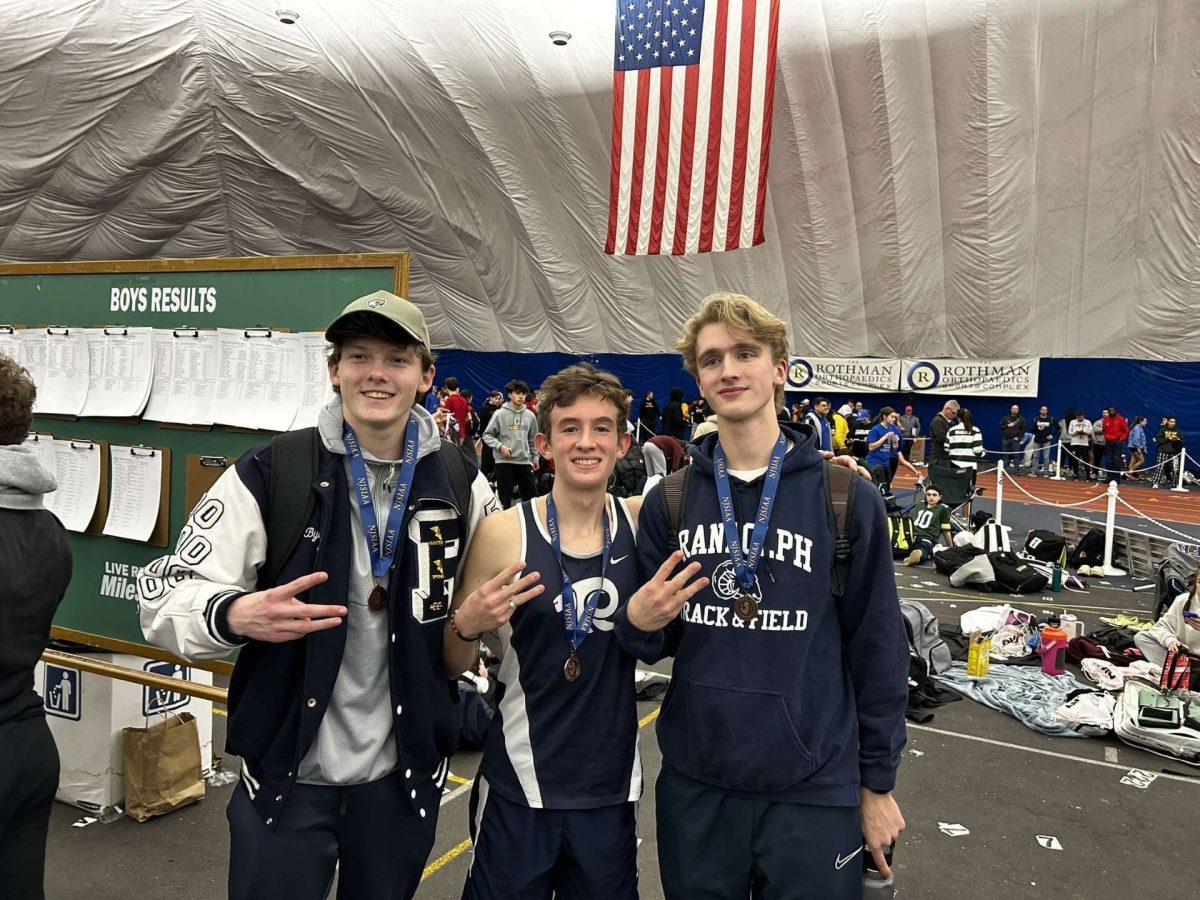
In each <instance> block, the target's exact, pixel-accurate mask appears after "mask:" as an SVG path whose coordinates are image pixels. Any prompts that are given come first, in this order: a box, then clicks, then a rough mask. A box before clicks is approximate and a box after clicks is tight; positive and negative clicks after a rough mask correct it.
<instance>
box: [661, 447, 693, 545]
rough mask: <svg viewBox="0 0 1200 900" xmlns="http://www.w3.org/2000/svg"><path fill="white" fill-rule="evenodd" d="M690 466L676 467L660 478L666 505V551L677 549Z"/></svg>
mask: <svg viewBox="0 0 1200 900" xmlns="http://www.w3.org/2000/svg"><path fill="white" fill-rule="evenodd" d="M691 471H692V467H691V466H683V467H682V468H679V469H676V470H675V471H674V472H672V473H671V474H670V475H668V476H666V477H665V478H664V479H663V480H662V492H663V502H664V503H665V504H666V507H667V552H668V553H674V552H675V551H676V550H678V549H679V520H680V519H681V518H682V517H683V498H684V496H685V495H686V494H687V483H688V476H689V475H690V474H691Z"/></svg>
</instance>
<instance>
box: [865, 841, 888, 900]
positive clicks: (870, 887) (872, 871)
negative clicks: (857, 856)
mask: <svg viewBox="0 0 1200 900" xmlns="http://www.w3.org/2000/svg"><path fill="white" fill-rule="evenodd" d="M895 850H896V845H895V844H892V845H891V846H890V847H888V848H887V849H886V850H884V851H883V856H884V858H885V859H886V860H887V864H888V867H889V868H890V867H891V865H892V853H894V852H895ZM862 858H863V890H862V895H863V900H892V898H893V897H895V896H896V870H895V869H892V874H891V875H889V876H888V877H887V878H884V877H883V874H882V873H881V872H880V871H879V870H878V869H877V868H875V857H874V856H872V855H871V851H870V850H868V849H867V848H866V847H865V846H864V847H863V852H862Z"/></svg>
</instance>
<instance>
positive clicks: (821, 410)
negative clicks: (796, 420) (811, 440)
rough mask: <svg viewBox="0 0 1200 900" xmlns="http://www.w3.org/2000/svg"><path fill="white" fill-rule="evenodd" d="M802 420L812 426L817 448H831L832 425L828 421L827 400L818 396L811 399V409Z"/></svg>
mask: <svg viewBox="0 0 1200 900" xmlns="http://www.w3.org/2000/svg"><path fill="white" fill-rule="evenodd" d="M804 421H805V422H806V423H808V424H809V425H810V426H812V430H813V432H814V433H815V434H816V436H817V449H818V450H833V427H832V425H831V424H830V422H829V401H828V400H827V399H826V398H824V397H818V398H817V399H816V400H814V401H813V405H812V409H810V410H809V411H808V413H807V414H806V415H805V416H804Z"/></svg>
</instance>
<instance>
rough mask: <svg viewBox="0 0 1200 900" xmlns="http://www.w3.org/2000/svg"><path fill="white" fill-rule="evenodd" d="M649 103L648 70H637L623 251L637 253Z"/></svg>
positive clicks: (630, 253)
mask: <svg viewBox="0 0 1200 900" xmlns="http://www.w3.org/2000/svg"><path fill="white" fill-rule="evenodd" d="M649 105H650V70H649V69H641V70H639V71H638V82H637V116H636V124H635V125H634V132H633V175H632V176H631V180H630V185H629V234H628V235H627V236H626V238H625V252H626V253H628V254H629V255H631V256H632V255H634V254H636V253H637V243H638V226H639V225H640V224H641V221H640V220H641V218H642V174H643V172H644V166H645V165H646V110H647V107H648V106H649Z"/></svg>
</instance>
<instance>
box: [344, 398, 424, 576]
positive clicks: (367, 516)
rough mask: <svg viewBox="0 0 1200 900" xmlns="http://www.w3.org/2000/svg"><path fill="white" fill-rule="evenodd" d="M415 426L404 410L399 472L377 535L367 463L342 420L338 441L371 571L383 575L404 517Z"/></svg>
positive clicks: (414, 453) (414, 452)
mask: <svg viewBox="0 0 1200 900" xmlns="http://www.w3.org/2000/svg"><path fill="white" fill-rule="evenodd" d="M418 443H419V440H418V427H417V417H416V416H414V415H413V414H412V413H411V412H410V413H409V414H408V427H407V428H406V429H405V431H404V456H403V457H402V458H401V462H400V474H399V476H398V477H397V478H396V488H395V490H394V491H393V492H392V508H391V511H389V512H388V517H387V527H386V529H385V531H384V533H383V535H382V536H381V535H380V534H379V520H378V519H377V518H376V517H375V501H374V499H373V498H372V496H371V480H370V478H368V477H367V464H366V462H364V461H363V455H362V448H361V447H359V445H358V435H356V434H355V433H354V429H353V428H351V427H350V423H349V422H343V423H342V444H343V445H344V446H345V448H346V455H347V457H348V458H349V462H350V474H351V476H353V478H354V494H355V499H356V501H357V503H358V514H359V517H360V518H361V519H362V527H363V534H364V535H366V538H367V552H368V553H370V555H371V572H372V573H373V574H374V575H375V577H376V578H383V577H384V576H385V575H386V574H387V571H388V568H389V567H390V566H391V565H392V560H393V559H395V558H396V549H397V547H398V546H399V544H400V541H399V540H398V538H399V536H400V523H401V522H402V521H403V520H404V503H405V501H406V500H407V499H408V488H409V485H410V484H412V477H413V470H414V469H416V467H417V444H418Z"/></svg>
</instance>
